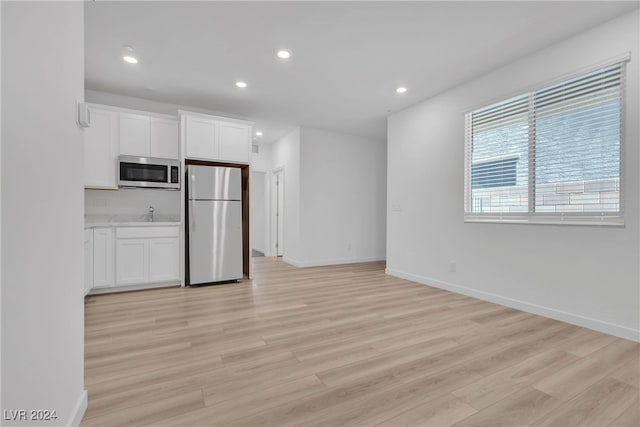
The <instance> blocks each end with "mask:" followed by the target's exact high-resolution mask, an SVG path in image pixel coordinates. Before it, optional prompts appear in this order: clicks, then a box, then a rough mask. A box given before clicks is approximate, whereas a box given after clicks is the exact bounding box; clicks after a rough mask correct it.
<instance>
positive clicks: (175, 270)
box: [149, 237, 180, 282]
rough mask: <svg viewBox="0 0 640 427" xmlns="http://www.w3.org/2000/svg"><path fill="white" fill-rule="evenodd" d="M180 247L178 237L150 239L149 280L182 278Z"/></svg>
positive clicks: (160, 280)
mask: <svg viewBox="0 0 640 427" xmlns="http://www.w3.org/2000/svg"><path fill="white" fill-rule="evenodd" d="M179 256H180V246H179V242H178V238H177V237H170V238H157V239H149V280H150V281H152V282H162V281H165V280H177V279H179V278H180V263H179V262H178V259H179Z"/></svg>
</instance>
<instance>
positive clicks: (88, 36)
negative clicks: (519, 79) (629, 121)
mask: <svg viewBox="0 0 640 427" xmlns="http://www.w3.org/2000/svg"><path fill="white" fill-rule="evenodd" d="M85 5H86V6H85V41H86V44H85V51H86V56H85V64H86V65H85V72H86V88H87V89H93V90H99V91H105V92H111V93H115V94H120V95H129V96H135V97H140V98H147V99H151V100H155V101H161V102H169V103H175V104H182V105H188V106H193V107H199V108H205V109H210V110H215V111H223V112H227V113H229V114H232V115H235V116H242V117H247V118H249V119H252V120H255V121H256V122H257V125H256V128H257V129H258V128H259V129H261V130H263V131H264V133H265V135H264V136H263V137H262V140H263V141H265V142H271V141H273V140H275V139H276V138H278V137H280V136H281V135H282V134H283V133H284V132H286V131H288V129H290V126H295V125H306V126H313V127H320V128H326V129H333V130H337V131H341V132H346V133H351V134H356V135H363V136H368V137H374V138H386V116H387V115H388V114H389V112H391V111H397V110H401V109H403V108H406V107H408V106H410V105H412V104H415V103H417V102H419V101H420V100H422V99H425V98H428V97H430V96H433V95H435V94H437V93H439V92H442V91H444V90H446V89H448V88H451V87H454V86H456V85H458V84H460V83H462V82H464V81H466V80H468V79H471V78H473V77H474V76H477V75H479V74H483V73H486V72H488V71H490V70H492V69H495V68H497V67H499V66H502V65H504V64H506V63H509V62H511V61H513V60H515V59H517V58H519V57H521V56H524V55H527V54H529V53H531V52H534V51H536V50H539V49H541V48H543V47H545V46H548V45H550V44H552V43H554V42H556V41H559V40H562V39H564V38H567V37H569V36H571V35H572V34H575V33H578V32H580V31H583V30H585V29H587V28H589V27H592V26H594V25H596V24H598V23H601V22H604V21H607V20H609V19H611V18H614V17H616V16H618V15H621V14H623V13H626V12H628V11H630V10H632V9H634V8H637V7H638V2H637V1H632V2H624V1H623V2H613V1H602V2H597V1H587V2H575V1H570V2H558V1H556V2H475V1H474V2H278V3H270V2H94V3H86V4H85ZM123 44H130V45H132V46H134V47H135V50H136V55H137V56H138V58H139V60H140V62H139V63H138V64H137V65H134V66H132V65H129V64H126V63H124V62H123V61H122V60H121V51H122V45H123ZM281 48H286V49H289V50H290V51H291V52H292V55H293V56H292V58H291V59H290V60H289V61H286V62H283V61H281V60H278V59H277V58H276V57H275V53H276V51H277V50H278V49H281ZM237 80H243V81H246V82H247V83H248V85H249V86H248V87H247V88H246V89H243V90H240V89H238V88H236V87H235V86H234V82H235V81H237ZM400 85H404V86H407V87H408V88H409V91H408V92H407V93H406V94H404V95H398V94H396V93H395V88H396V87H397V86H400Z"/></svg>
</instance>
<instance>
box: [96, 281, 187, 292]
mask: <svg viewBox="0 0 640 427" xmlns="http://www.w3.org/2000/svg"><path fill="white" fill-rule="evenodd" d="M178 286H184V285H183V284H182V283H180V282H176V281H170V282H158V283H140V284H137V285H120V286H108V287H104V288H93V289H91V291H89V294H88V295H99V294H112V293H114V292H129V291H143V290H145V289H156V288H170V287H178ZM85 296H86V295H85Z"/></svg>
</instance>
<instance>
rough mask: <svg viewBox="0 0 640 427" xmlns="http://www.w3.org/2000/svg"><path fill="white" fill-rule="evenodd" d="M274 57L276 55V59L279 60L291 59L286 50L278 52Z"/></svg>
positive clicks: (289, 53)
mask: <svg viewBox="0 0 640 427" xmlns="http://www.w3.org/2000/svg"><path fill="white" fill-rule="evenodd" d="M276 55H278V58H280V59H289V58H291V52H289V51H288V50H279V51H278V53H277V54H276Z"/></svg>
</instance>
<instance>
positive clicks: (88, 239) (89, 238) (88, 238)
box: [84, 228, 93, 295]
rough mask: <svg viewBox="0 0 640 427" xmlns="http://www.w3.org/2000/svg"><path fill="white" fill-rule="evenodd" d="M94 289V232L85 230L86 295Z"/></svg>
mask: <svg viewBox="0 0 640 427" xmlns="http://www.w3.org/2000/svg"><path fill="white" fill-rule="evenodd" d="M92 288H93V230H92V229H90V228H88V229H86V230H84V294H85V295H86V294H88V293H89V291H91V289H92Z"/></svg>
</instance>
